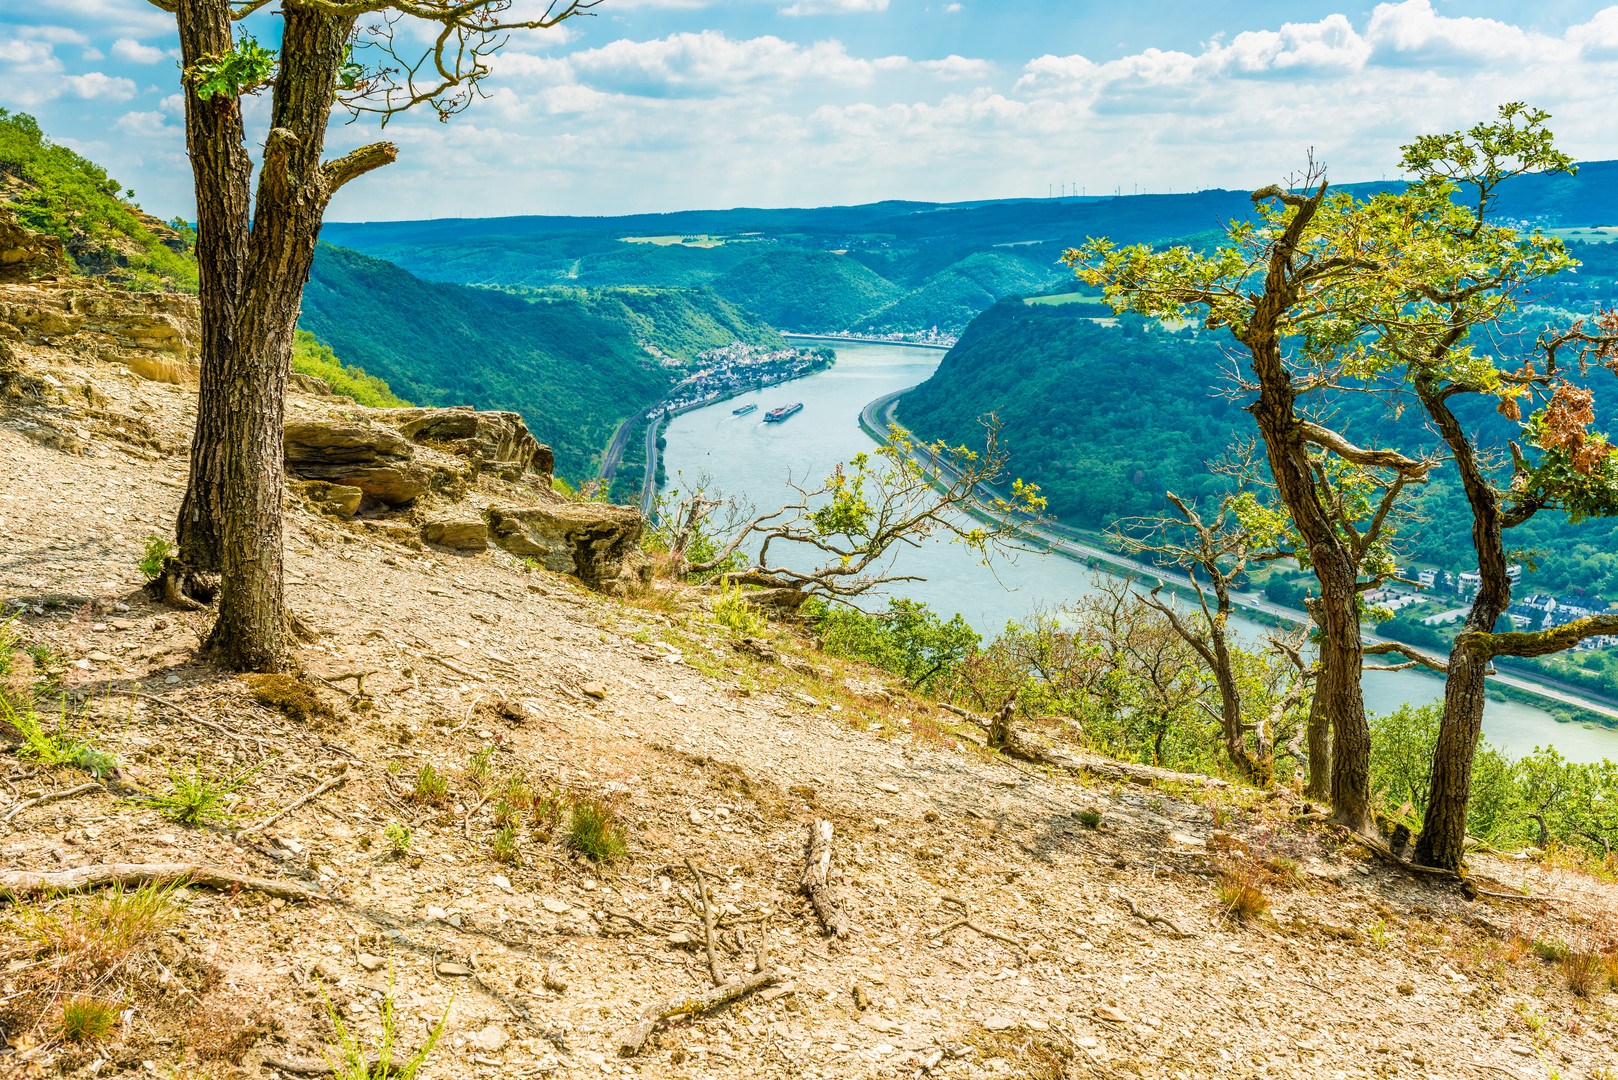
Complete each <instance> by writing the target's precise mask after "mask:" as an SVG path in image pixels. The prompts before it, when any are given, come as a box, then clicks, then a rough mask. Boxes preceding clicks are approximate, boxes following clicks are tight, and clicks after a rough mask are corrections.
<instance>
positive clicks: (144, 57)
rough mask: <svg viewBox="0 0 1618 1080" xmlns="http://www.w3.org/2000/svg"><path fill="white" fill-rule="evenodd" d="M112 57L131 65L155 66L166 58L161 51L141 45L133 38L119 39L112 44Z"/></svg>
mask: <svg viewBox="0 0 1618 1080" xmlns="http://www.w3.org/2000/svg"><path fill="white" fill-rule="evenodd" d="M112 55H114V56H116V57H117V58H118V59H120V60H127V61H129V62H130V63H131V64H155V63H157V62H158V61H160V60H162V59H164V58H165V57H167V56H168V54H167V53H166V52H164V51H163V50H162V49H158V48H154V47H153V46H151V45H142V44H141V43H140V42H138V41H136V40H135V39H134V38H119V39H118V40H117V41H115V42H113V43H112Z"/></svg>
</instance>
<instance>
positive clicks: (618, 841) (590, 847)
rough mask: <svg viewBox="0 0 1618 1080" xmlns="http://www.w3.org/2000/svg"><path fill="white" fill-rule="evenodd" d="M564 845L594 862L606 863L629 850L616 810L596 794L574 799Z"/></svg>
mask: <svg viewBox="0 0 1618 1080" xmlns="http://www.w3.org/2000/svg"><path fill="white" fill-rule="evenodd" d="M567 846H568V847H570V848H572V849H573V850H574V851H576V852H578V853H579V854H580V855H583V856H585V857H586V858H590V859H594V860H595V861H596V862H609V861H611V860H612V859H616V858H618V857H619V856H621V855H623V854H624V853H625V852H626V851H628V850H629V845H628V843H627V842H626V841H625V840H624V829H623V826H622V825H621V824H619V822H618V814H617V811H616V810H615V809H614V808H613V806H612V804H611V803H610V802H608V801H607V800H606V799H604V798H602V797H601V796H599V795H580V796H577V797H575V798H574V799H573V809H572V813H570V814H569V815H568V825H567Z"/></svg>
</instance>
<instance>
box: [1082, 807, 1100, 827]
mask: <svg viewBox="0 0 1618 1080" xmlns="http://www.w3.org/2000/svg"><path fill="white" fill-rule="evenodd" d="M1078 818H1079V824H1080V825H1083V826H1084V827H1085V828H1086V829H1099V828H1101V811H1100V810H1093V809H1089V810H1080V811H1079V813H1078Z"/></svg>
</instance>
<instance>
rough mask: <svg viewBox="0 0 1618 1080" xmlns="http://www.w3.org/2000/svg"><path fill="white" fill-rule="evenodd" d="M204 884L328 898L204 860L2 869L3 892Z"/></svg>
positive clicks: (0, 887) (289, 897)
mask: <svg viewBox="0 0 1618 1080" xmlns="http://www.w3.org/2000/svg"><path fill="white" fill-rule="evenodd" d="M178 884H189V885H202V886H205V887H206V888H210V889H230V890H241V891H243V892H248V891H253V892H261V893H264V894H265V895H266V896H273V897H277V898H279V899H281V900H304V901H314V900H325V899H327V897H326V896H325V895H324V894H322V893H317V892H315V891H313V890H311V889H306V888H304V887H303V886H302V885H295V884H293V883H292V882H290V881H270V880H269V879H267V878H256V877H247V876H245V875H243V874H233V873H231V872H230V871H228V870H225V869H222V868H220V867H217V866H207V865H204V864H202V863H101V864H99V865H96V866H80V867H76V868H74V869H72V870H57V871H43V870H6V871H0V891H3V892H8V893H12V894H20V895H30V896H33V895H38V894H41V893H57V892H77V891H79V890H80V889H95V888H100V887H101V886H103V885H122V886H125V887H126V888H127V887H129V886H140V885H178Z"/></svg>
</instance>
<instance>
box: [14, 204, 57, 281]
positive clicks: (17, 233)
mask: <svg viewBox="0 0 1618 1080" xmlns="http://www.w3.org/2000/svg"><path fill="white" fill-rule="evenodd" d="M70 272H71V271H70V270H69V268H68V262H67V255H66V253H65V251H64V250H63V247H62V241H60V240H58V239H57V238H56V237H54V236H46V235H45V234H44V233H37V232H32V231H30V230H29V229H26V228H24V227H23V225H22V223H21V222H20V221H18V220H17V215H16V214H15V213H13V212H12V211H11V210H8V209H7V208H5V207H4V206H0V284H11V283H16V282H28V281H39V280H40V279H42V278H54V277H66V276H67V275H68V274H69V273H70Z"/></svg>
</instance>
